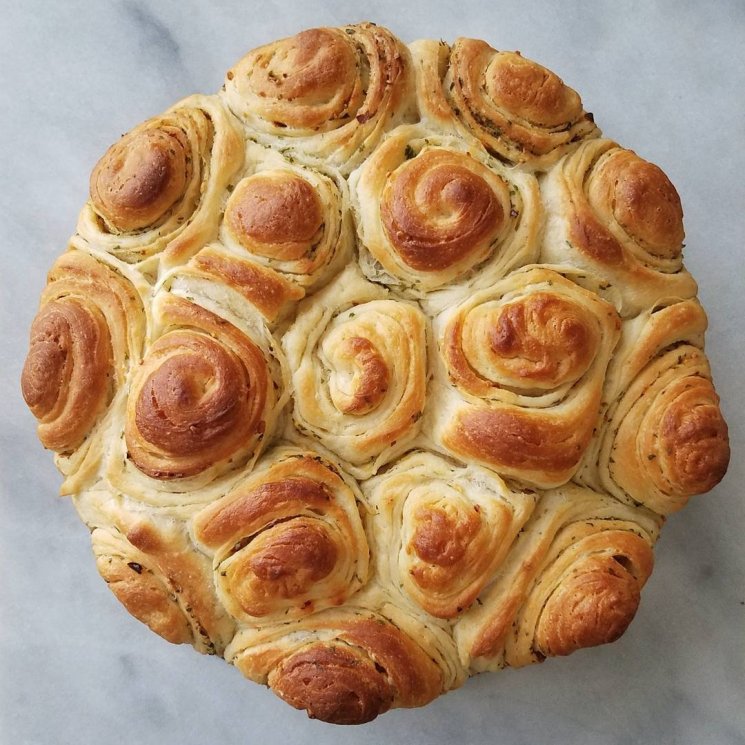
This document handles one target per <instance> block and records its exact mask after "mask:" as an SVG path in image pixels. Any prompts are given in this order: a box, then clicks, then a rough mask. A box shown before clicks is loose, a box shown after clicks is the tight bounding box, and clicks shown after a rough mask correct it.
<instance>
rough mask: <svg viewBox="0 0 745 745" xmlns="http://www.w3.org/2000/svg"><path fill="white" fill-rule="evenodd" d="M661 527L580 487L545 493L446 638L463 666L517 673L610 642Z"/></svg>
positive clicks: (624, 623) (635, 600)
mask: <svg viewBox="0 0 745 745" xmlns="http://www.w3.org/2000/svg"><path fill="white" fill-rule="evenodd" d="M660 524H661V520H660V519H659V518H657V517H655V516H654V515H653V513H651V512H648V511H646V510H643V509H641V508H636V507H632V506H629V505H624V504H621V503H619V502H618V501H616V500H615V499H612V498H610V497H606V496H603V495H600V494H597V493H596V492H593V491H591V490H589V489H584V488H582V487H579V486H575V485H567V486H564V487H562V488H560V489H556V490H554V491H552V492H548V493H545V494H544V495H543V496H542V498H541V500H540V501H539V502H538V505H537V506H536V509H535V511H534V512H533V516H532V517H531V519H530V520H529V521H528V523H527V524H526V525H525V528H524V530H523V531H522V532H521V534H520V536H519V537H518V539H517V542H516V543H515V547H514V549H513V550H512V551H511V552H510V555H509V557H508V558H507V561H506V562H505V563H504V565H503V566H502V568H501V570H500V572H499V576H498V578H497V580H496V581H495V582H494V583H493V584H492V585H490V586H489V587H488V588H487V589H486V590H485V591H484V592H483V593H482V594H481V596H480V598H479V603H478V604H476V605H473V606H471V608H470V609H469V610H468V611H467V612H466V613H465V614H464V615H463V616H462V617H461V619H459V622H458V624H457V626H456V627H455V638H456V641H457V642H458V648H459V651H460V654H461V657H462V658H463V659H466V660H470V665H471V669H472V670H474V671H481V670H486V669H498V668H501V667H503V666H505V665H507V666H511V667H520V666H523V665H528V664H531V663H533V662H542V661H543V660H544V659H545V658H546V657H553V656H560V655H567V654H570V653H572V652H574V651H576V650H578V649H582V648H585V647H592V646H597V645H598V644H607V643H609V642H612V641H615V640H616V639H618V638H619V637H620V636H621V635H622V634H623V633H624V631H625V630H626V628H627V627H628V625H629V624H630V623H631V621H632V620H633V618H634V615H635V613H636V610H637V608H638V606H639V600H640V594H641V589H642V587H643V586H644V584H645V582H646V581H647V579H648V578H649V575H650V574H651V572H652V567H653V563H654V556H653V551H652V549H653V546H654V543H655V541H656V540H657V536H658V534H659V528H660Z"/></svg>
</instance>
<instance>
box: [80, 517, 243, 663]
mask: <svg viewBox="0 0 745 745" xmlns="http://www.w3.org/2000/svg"><path fill="white" fill-rule="evenodd" d="M112 518H113V522H114V527H111V528H109V527H97V528H95V529H94V530H93V533H92V536H91V540H92V543H93V550H94V554H95V556H96V565H97V567H98V571H99V573H100V574H101V576H102V577H103V579H104V580H105V581H106V583H107V584H108V586H109V589H110V590H111V591H112V592H113V593H114V595H116V597H117V599H118V600H119V601H120V602H121V603H122V604H123V605H124V606H125V608H126V609H127V610H128V611H129V612H130V613H131V614H132V615H133V616H134V617H135V618H137V619H138V620H139V621H142V623H144V624H146V625H147V626H149V627H150V629H152V630H153V631H154V632H155V633H156V634H158V635H159V636H162V637H163V638H164V639H166V640H167V641H169V642H172V643H174V644H192V645H193V646H194V647H196V649H198V650H199V651H200V652H206V653H210V654H214V653H218V654H221V653H222V651H223V649H224V647H225V645H226V643H227V641H228V639H229V638H230V636H231V635H232V632H233V624H232V622H231V621H230V620H229V619H228V618H227V616H226V614H225V612H224V611H223V610H222V608H221V607H220V606H219V604H218V603H217V599H216V597H215V593H214V590H213V589H212V587H211V584H210V582H209V566H208V564H207V562H206V561H205V560H204V558H203V557H201V556H200V555H199V554H197V553H195V552H194V549H193V547H192V546H191V544H190V542H189V541H188V539H187V538H186V536H185V535H184V533H183V532H182V531H181V530H180V529H179V528H178V527H177V526H175V525H162V526H161V525H158V523H157V522H156V521H153V520H149V519H147V518H143V517H136V516H134V515H132V514H128V513H126V512H125V511H123V510H118V511H116V512H115V514H114V515H112Z"/></svg>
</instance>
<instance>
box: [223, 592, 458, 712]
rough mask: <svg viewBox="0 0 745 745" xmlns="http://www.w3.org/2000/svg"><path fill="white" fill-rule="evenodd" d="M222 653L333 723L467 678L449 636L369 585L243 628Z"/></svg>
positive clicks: (419, 702) (403, 703) (421, 698)
mask: <svg viewBox="0 0 745 745" xmlns="http://www.w3.org/2000/svg"><path fill="white" fill-rule="evenodd" d="M225 658H226V659H227V660H228V661H229V662H232V663H233V664H234V665H235V666H236V667H237V668H238V669H239V670H240V671H241V672H242V673H243V674H244V675H245V676H246V677H248V678H250V679H251V680H254V681H256V682H259V683H263V684H264V685H268V686H269V687H270V688H271V689H272V690H273V691H274V692H275V693H276V694H277V695H278V696H280V697H281V698H283V699H284V700H285V701H287V702H288V703H289V704H290V705H292V706H294V707H296V708H298V709H305V710H306V711H307V712H308V715H309V716H310V717H311V718H314V719H315V718H317V719H321V720H323V721H325V722H332V723H334V724H362V723H363V722H368V721H370V720H371V719H374V718H375V717H376V716H378V715H379V714H382V713H383V712H385V711H388V710H389V709H390V708H396V707H413V706H423V705H424V704H425V703H427V702H429V701H431V700H432V699H433V698H435V697H436V696H438V695H440V693H442V692H443V691H447V690H450V689H452V688H456V687H458V686H459V685H460V684H461V683H462V682H463V680H464V679H465V674H464V673H465V671H464V669H463V667H462V666H461V665H460V663H459V662H458V659H457V656H456V655H455V649H454V645H453V642H452V638H451V637H450V635H449V634H447V633H446V632H444V631H443V630H442V629H440V627H438V626H429V627H427V626H422V625H421V624H420V623H418V622H417V620H416V619H415V618H414V617H412V616H411V615H409V614H408V613H407V612H406V611H405V610H403V609H402V608H400V607H399V606H397V605H395V604H393V603H391V602H389V601H387V600H386V599H385V596H384V595H382V594H381V593H380V592H377V591H374V590H373V591H372V592H371V593H365V592H363V593H362V595H360V594H358V595H356V596H355V601H353V602H350V603H347V604H346V605H345V606H344V607H342V608H338V609H337V608H332V609H327V610H325V611H321V612H320V613H317V614H314V615H312V616H308V617H306V618H303V619H301V620H299V621H296V622H294V623H289V624H281V625H274V626H262V627H261V628H256V629H248V628H247V629H243V630H241V631H239V632H238V633H237V634H236V636H235V638H234V639H233V641H232V642H231V643H230V645H229V646H228V648H227V649H226V651H225Z"/></svg>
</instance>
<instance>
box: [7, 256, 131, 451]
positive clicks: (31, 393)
mask: <svg viewBox="0 0 745 745" xmlns="http://www.w3.org/2000/svg"><path fill="white" fill-rule="evenodd" d="M143 324H144V312H143V309H142V304H141V300H140V298H139V297H138V294H137V291H136V290H135V288H134V286H132V284H131V283H130V282H128V281H127V280H126V279H125V278H124V277H123V276H122V275H121V274H119V273H118V272H116V271H114V270H113V269H110V268H108V267H107V266H105V265H104V264H102V263H100V262H99V261H96V260H95V259H94V258H92V257H90V256H87V255H86V254H84V253H82V252H79V251H68V252H67V253H65V254H63V255H62V256H61V257H60V258H59V259H58V260H57V262H56V263H55V265H54V267H53V268H52V270H51V271H50V273H49V277H48V284H47V287H46V288H45V290H44V293H43V295H42V300H41V307H40V309H39V312H38V314H37V315H36V318H35V319H34V322H33V324H32V326H31V338H30V344H29V351H28V356H27V358H26V362H25V365H24V368H23V373H22V376H21V389H22V392H23V396H24V399H25V400H26V403H27V405H28V406H29V408H30V409H31V411H32V413H33V414H34V416H35V417H36V418H37V419H38V420H39V427H38V435H39V439H40V440H41V441H42V443H43V444H44V446H45V447H48V448H50V449H52V450H57V451H58V452H70V451H72V450H75V449H76V448H77V447H78V446H79V445H80V444H81V443H82V442H83V440H84V439H85V438H86V437H87V436H88V435H89V433H90V432H91V430H92V429H93V427H94V425H95V424H96V422H97V421H98V420H99V419H100V418H101V416H102V415H103V413H104V411H105V410H106V408H107V406H108V404H109V402H110V400H111V397H112V395H113V394H114V392H115V391H116V390H117V389H118V388H119V387H120V386H121V385H122V383H123V381H124V377H125V375H126V374H127V371H128V367H129V364H130V362H131V361H132V360H133V358H134V360H137V359H138V358H139V356H140V355H141V353H142V349H141V345H142V334H143V328H142V327H143Z"/></svg>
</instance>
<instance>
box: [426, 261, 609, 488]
mask: <svg viewBox="0 0 745 745" xmlns="http://www.w3.org/2000/svg"><path fill="white" fill-rule="evenodd" d="M436 326H437V328H438V329H439V330H440V333H439V341H440V352H441V358H442V363H443V365H442V367H441V368H440V369H439V370H438V373H439V374H438V380H439V382H440V383H441V385H443V386H446V391H448V392H451V395H450V397H449V399H448V398H446V397H444V402H443V403H442V404H439V407H438V409H436V410H434V411H433V417H434V422H435V432H436V436H437V438H438V441H439V442H440V443H441V444H442V445H443V446H444V447H445V448H446V449H447V450H449V451H450V452H452V453H454V454H456V455H458V456H460V457H465V458H467V459H474V460H476V461H477V462H480V463H483V464H485V465H488V466H489V467H491V468H494V469H495V470H496V471H497V472H498V473H500V474H507V475H511V476H515V477H517V478H519V479H521V480H524V481H527V482H529V483H532V484H535V485H537V486H541V487H550V486H559V485H560V484H563V483H565V482H566V481H567V480H568V479H569V478H571V476H572V475H573V474H574V472H575V471H576V470H577V468H578V467H579V465H580V461H581V460H582V457H583V455H584V452H585V450H586V449H587V446H588V445H589V443H590V440H591V438H592V435H593V432H594V430H595V428H596V427H597V423H598V415H599V412H600V400H601V393H602V386H603V379H604V376H605V370H606V366H607V364H608V361H609V359H610V356H611V353H612V350H613V348H614V346H615V343H616V340H617V338H618V334H619V328H620V321H619V319H618V316H617V314H616V313H615V311H614V310H613V308H612V306H610V305H609V304H608V303H606V302H604V301H602V300H601V299H600V298H599V297H598V296H597V295H595V294H594V293H592V292H589V291H588V290H585V289H583V288H581V287H579V286H578V285H575V284H574V283H573V282H571V281H570V280H569V279H567V278H566V277H564V276H562V275H560V274H558V273H556V272H554V271H552V270H548V269H543V268H534V269H528V270H523V271H521V272H516V273H515V274H513V275H510V276H509V277H507V278H506V279H505V280H503V281H502V282H500V283H497V284H495V285H494V287H493V288H491V289H490V290H484V291H483V292H480V293H476V294H474V295H472V296H471V298H470V299H469V300H467V301H465V302H464V303H462V304H460V305H459V306H456V307H455V308H453V309H451V310H450V311H447V312H445V313H444V314H443V315H442V316H441V317H440V318H439V319H438V320H437V322H436ZM446 381H447V383H446ZM446 396H447V393H446Z"/></svg>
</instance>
